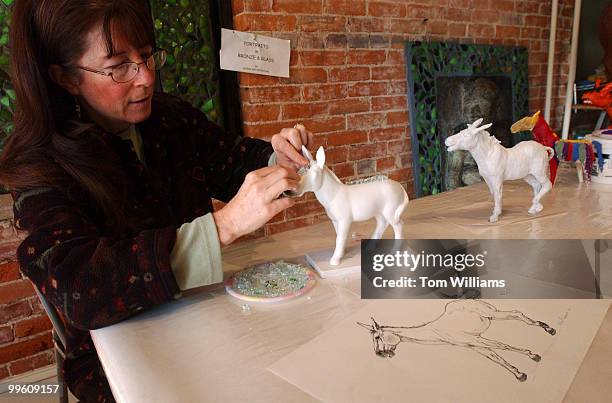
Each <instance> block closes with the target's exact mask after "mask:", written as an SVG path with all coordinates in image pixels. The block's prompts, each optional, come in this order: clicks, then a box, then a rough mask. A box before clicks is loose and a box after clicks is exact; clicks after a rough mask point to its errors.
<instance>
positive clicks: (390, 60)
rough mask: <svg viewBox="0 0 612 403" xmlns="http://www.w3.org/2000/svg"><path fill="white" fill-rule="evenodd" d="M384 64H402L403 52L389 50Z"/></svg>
mask: <svg viewBox="0 0 612 403" xmlns="http://www.w3.org/2000/svg"><path fill="white" fill-rule="evenodd" d="M385 63H386V64H404V63H406V60H405V59H404V52H403V51H401V50H389V51H388V52H387V60H386V62H385Z"/></svg>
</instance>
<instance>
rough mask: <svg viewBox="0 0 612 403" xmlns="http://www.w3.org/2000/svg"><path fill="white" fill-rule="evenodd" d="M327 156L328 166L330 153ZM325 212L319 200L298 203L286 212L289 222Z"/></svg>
mask: <svg viewBox="0 0 612 403" xmlns="http://www.w3.org/2000/svg"><path fill="white" fill-rule="evenodd" d="M325 154H326V155H325V161H326V163H327V164H329V163H328V162H327V154H328V153H327V152H326V153H325ZM324 211H325V209H323V206H321V203H319V202H318V201H317V200H314V201H306V202H300V203H296V204H294V205H293V206H292V207H289V208H288V209H287V210H285V212H286V214H287V220H291V219H293V218H297V217H307V216H310V215H314V214H321V213H323V212H324Z"/></svg>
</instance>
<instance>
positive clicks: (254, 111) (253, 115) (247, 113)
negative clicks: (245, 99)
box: [242, 104, 281, 122]
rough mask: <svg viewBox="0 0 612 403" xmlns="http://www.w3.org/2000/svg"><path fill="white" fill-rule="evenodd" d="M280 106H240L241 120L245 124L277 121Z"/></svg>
mask: <svg viewBox="0 0 612 403" xmlns="http://www.w3.org/2000/svg"><path fill="white" fill-rule="evenodd" d="M280 110H281V107H280V105H265V104H264V105H250V104H244V105H242V119H243V120H244V121H246V122H260V121H270V120H277V119H278V117H279V115H280Z"/></svg>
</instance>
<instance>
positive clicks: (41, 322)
mask: <svg viewBox="0 0 612 403" xmlns="http://www.w3.org/2000/svg"><path fill="white" fill-rule="evenodd" d="M52 327H53V326H52V325H51V321H50V320H49V318H48V317H47V316H46V315H41V316H35V317H29V318H27V319H23V320H20V321H19V322H17V323H15V337H26V336H31V335H33V334H37V333H41V332H44V331H45V330H50V329H51V328H52Z"/></svg>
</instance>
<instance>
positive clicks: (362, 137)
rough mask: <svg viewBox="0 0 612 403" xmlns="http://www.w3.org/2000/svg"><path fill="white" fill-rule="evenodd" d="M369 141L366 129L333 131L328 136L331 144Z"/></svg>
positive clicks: (328, 142) (338, 144) (328, 141)
mask: <svg viewBox="0 0 612 403" xmlns="http://www.w3.org/2000/svg"><path fill="white" fill-rule="evenodd" d="M367 141H368V133H367V132H365V131H348V132H342V133H332V134H330V135H329V136H328V137H327V144H328V145H330V146H340V145H348V144H358V143H366V142H367Z"/></svg>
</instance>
